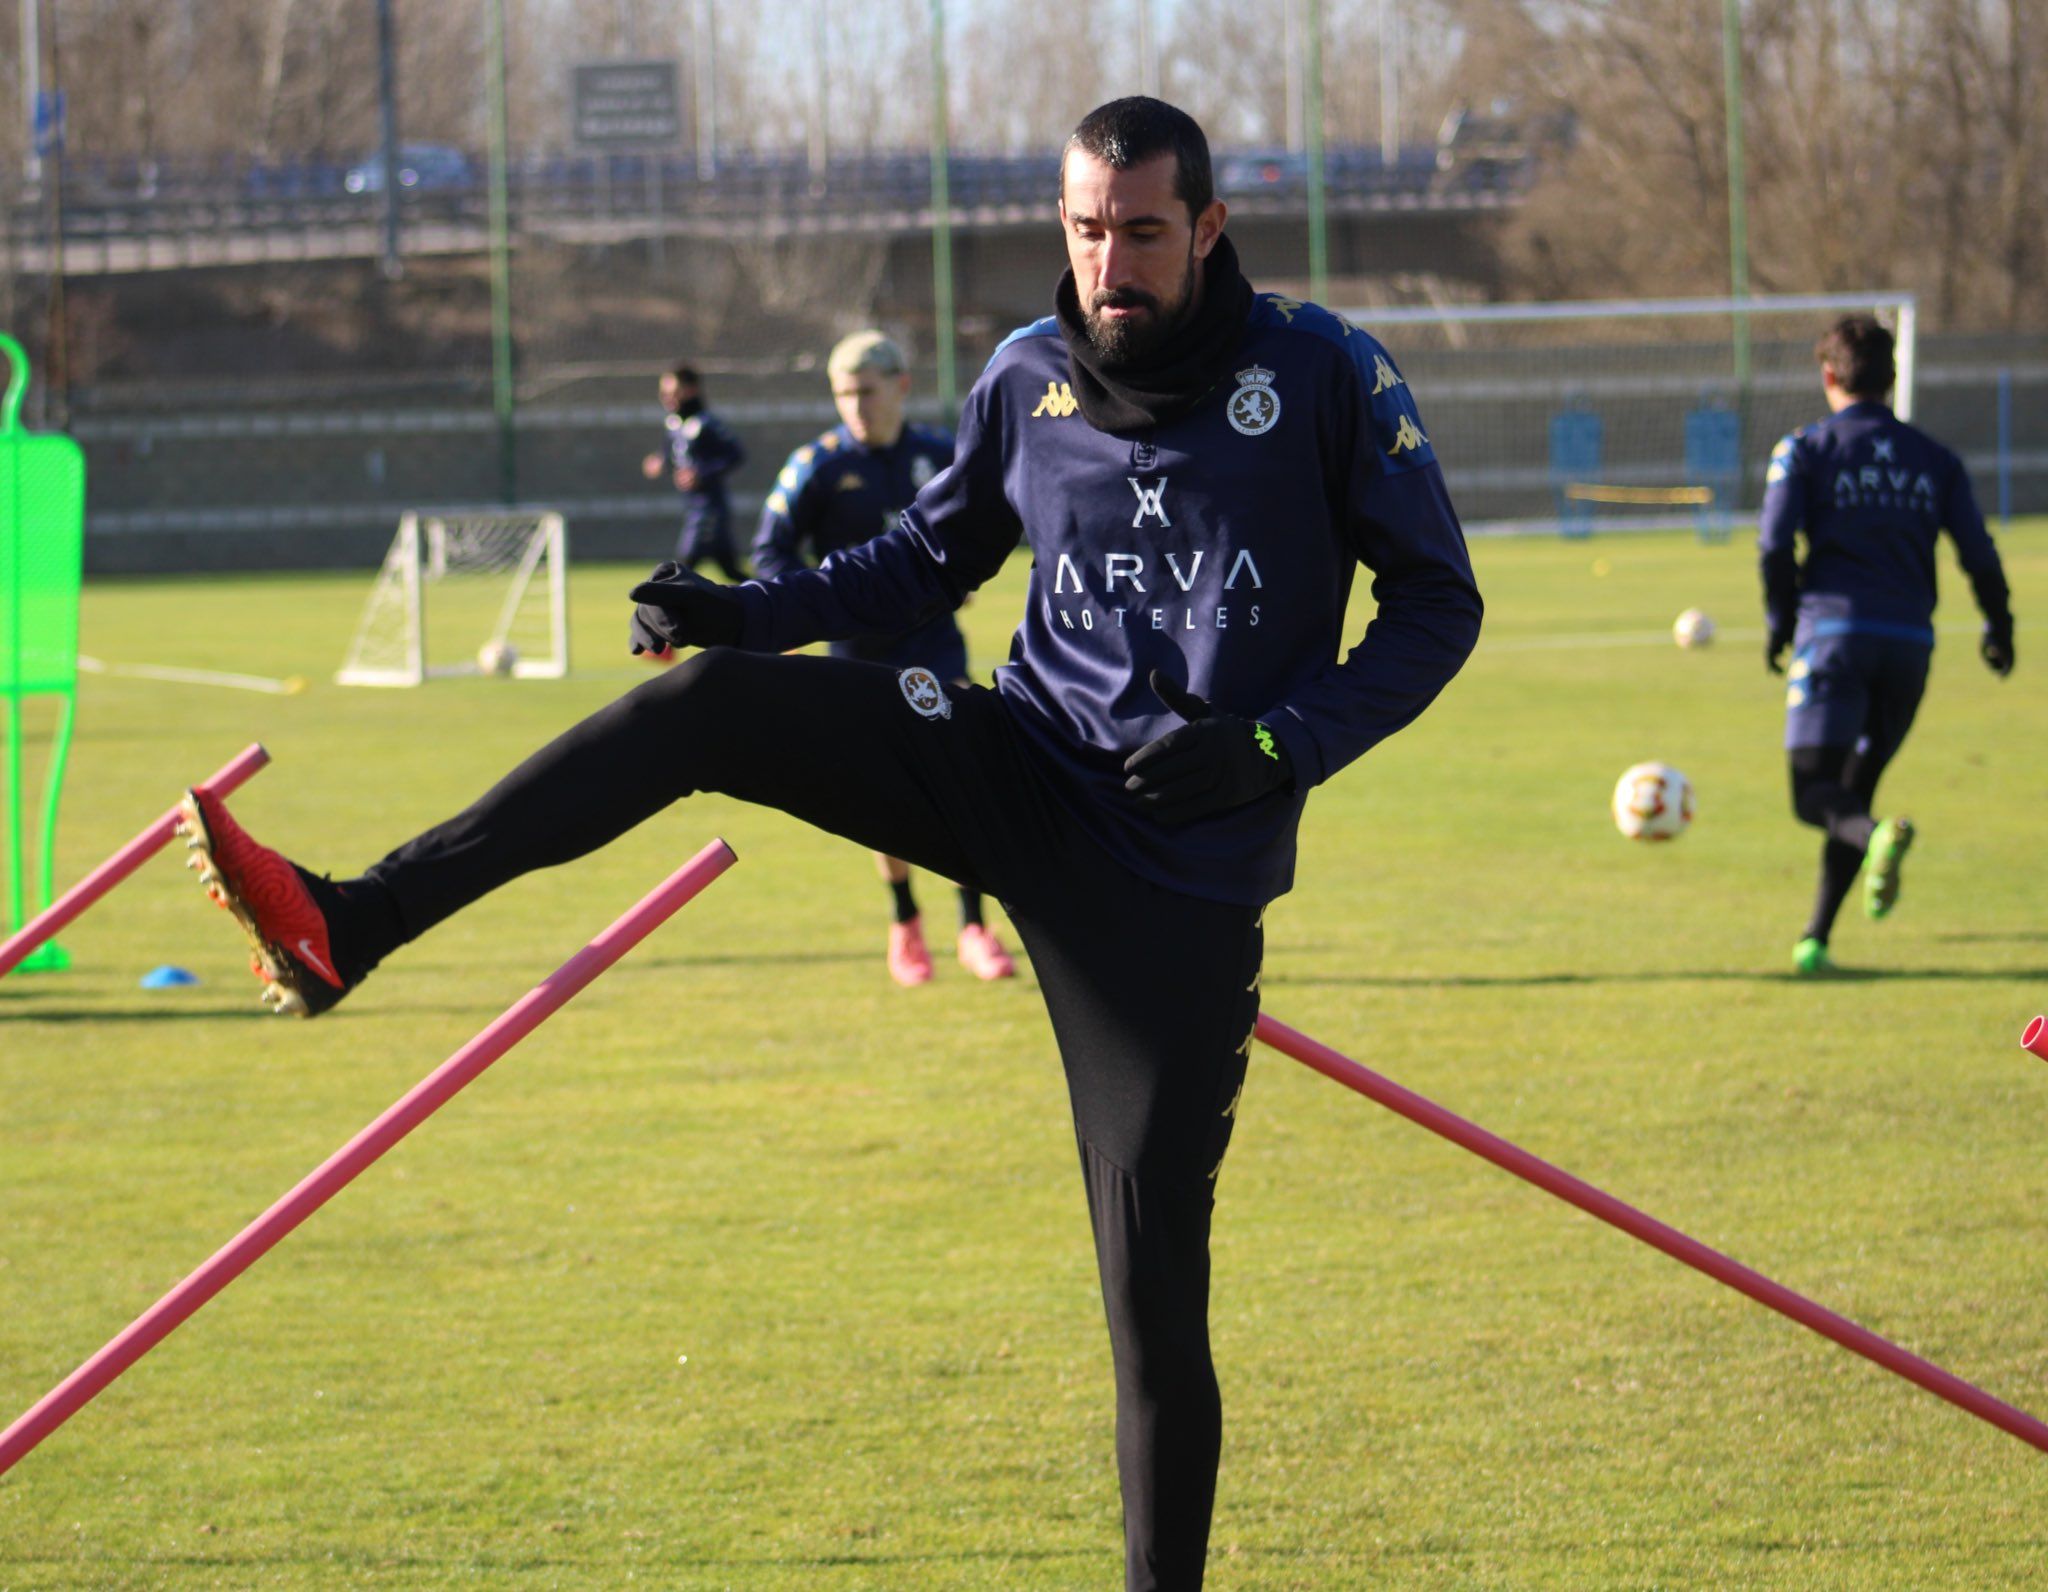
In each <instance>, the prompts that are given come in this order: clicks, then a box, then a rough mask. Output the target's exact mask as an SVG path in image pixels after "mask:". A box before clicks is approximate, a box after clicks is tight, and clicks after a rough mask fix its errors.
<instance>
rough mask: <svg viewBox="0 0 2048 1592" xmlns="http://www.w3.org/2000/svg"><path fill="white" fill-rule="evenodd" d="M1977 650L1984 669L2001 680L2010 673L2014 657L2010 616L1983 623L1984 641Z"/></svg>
mask: <svg viewBox="0 0 2048 1592" xmlns="http://www.w3.org/2000/svg"><path fill="white" fill-rule="evenodd" d="M1977 650H1978V652H1979V653H1981V654H1982V655H1983V658H1984V667H1985V668H1987V669H1989V670H1990V671H1991V672H1992V673H1993V674H1995V675H1997V676H1998V678H1999V679H2001V680H2003V679H2004V678H2005V677H2006V676H2007V675H2009V674H2011V673H2012V666H2013V664H2014V662H2015V661H2017V660H2016V655H2015V654H2014V652H2013V650H2012V615H2011V614H2007V615H2006V616H2005V617H2004V618H2003V619H1987V620H1986V621H1985V622H1984V639H1983V640H1982V641H1981V642H1979V643H1978V645H1977Z"/></svg>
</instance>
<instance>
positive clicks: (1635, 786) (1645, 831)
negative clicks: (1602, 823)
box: [1614, 763, 1692, 840]
mask: <svg viewBox="0 0 2048 1592" xmlns="http://www.w3.org/2000/svg"><path fill="white" fill-rule="evenodd" d="M1691 822H1692V781H1691V780H1689V779H1687V778H1686V777H1685V776H1684V775H1683V774H1681V773H1679V772H1678V770H1677V769H1675V768H1673V767H1672V766H1671V765H1670V764H1669V763H1638V764H1636V765H1635V767H1633V768H1631V769H1630V770H1628V772H1627V773H1625V774H1623V775H1622V776H1621V778H1620V779H1619V780H1617V781H1615V785H1614V827H1615V828H1616V829H1619V830H1620V831H1621V832H1622V833H1623V834H1624V835H1626V836H1628V838H1629V839H1630V840H1675V839H1677V838H1678V837H1679V836H1680V835H1682V834H1684V833H1685V831H1686V826H1687V825H1689V824H1690V823H1691Z"/></svg>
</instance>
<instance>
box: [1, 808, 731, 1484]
mask: <svg viewBox="0 0 2048 1592" xmlns="http://www.w3.org/2000/svg"><path fill="white" fill-rule="evenodd" d="M736 860H737V859H736V858H735V857H734V856H733V852H732V848H731V847H729V846H728V845H726V843H725V842H724V841H722V840H714V841H712V843H711V844H710V845H708V846H706V847H705V848H704V849H703V850H702V851H700V852H698V853H697V855H696V856H694V857H692V858H691V859H690V860H689V861H688V862H686V863H684V864H683V866H682V867H680V868H678V869H677V870H676V871H675V872H674V873H672V874H670V875H669V876H668V878H667V879H665V880H663V881H662V883H661V884H659V885H657V886H656V887H655V888H654V890H653V891H652V892H650V893H649V894H648V895H647V896H646V897H645V898H644V899H643V900H642V901H641V902H640V903H639V904H638V905H637V906H635V907H633V908H632V909H631V910H630V911H628V912H627V913H626V914H625V915H624V916H623V917H621V918H619V920H618V921H617V922H615V923H613V924H612V926H611V927H610V928H608V929H606V930H605V931H604V932H603V933H602V934H600V935H598V937H597V938H596V939H594V940H592V941H591V942H590V943H589V944H588V945H586V946H584V948H583V949H582V950H580V951H578V952H577V953H576V954H575V955H574V956H572V957H570V958H569V960H568V961H566V962H564V963H563V964H562V965H561V966H560V967H558V968H556V969H555V971H554V972H552V973H550V974H549V975H548V976H547V977H546V978H544V979H542V980H541V982H540V983H539V984H537V985H535V986H534V987H533V988H532V989H531V990H529V991H528V992H527V993H526V994H524V995H522V996H521V997H520V998H519V999H518V1000H517V1001H515V1002H513V1003H512V1005H511V1006H509V1007H507V1008H506V1009H505V1011H504V1013H503V1015H501V1016H499V1017H498V1018H496V1019H495V1020H493V1021H492V1023H491V1024H490V1026H489V1027H487V1028H486V1029H484V1031H483V1032H482V1033H480V1034H478V1035H477V1036H476V1038H474V1039H472V1040H471V1041H470V1042H469V1043H468V1044H466V1045H464V1046H463V1047H462V1048H461V1049H460V1050H458V1051H456V1052H455V1054H454V1055H452V1056H450V1057H449V1058H448V1059H447V1060H446V1061H444V1062H442V1063H441V1065H440V1066H438V1067H436V1068H435V1069H434V1070H433V1071H432V1072H430V1073H428V1074H427V1076H426V1077H424V1078H422V1079H421V1080H420V1081H419V1082H418V1083H417V1084H415V1085H413V1087H412V1089H411V1090H410V1091H409V1092H408V1093H407V1094H405V1095H404V1096H403V1097H402V1098H401V1099H399V1100H398V1101H397V1102H396V1103H395V1104H394V1105H392V1106H391V1107H390V1109H389V1110H387V1111H385V1113H384V1114H383V1115H382V1116H380V1117H378V1118H377V1120H376V1121H374V1122H372V1123H371V1124H370V1125H369V1126H368V1127H366V1128H364V1129H363V1131H362V1132H360V1133H358V1134H357V1135H356V1136H355V1137H354V1138H353V1139H350V1140H349V1141H348V1143H346V1144H344V1145H343V1146H342V1147H341V1148H340V1149H338V1150H336V1151H335V1152H334V1154H332V1155H330V1156H329V1157H328V1158H327V1159H326V1160H325V1161H323V1162H321V1163H320V1165H319V1166H317V1167H316V1168H314V1169H313V1171H311V1172H309V1173H308V1174H307V1175H306V1176H305V1178H304V1179H303V1180H301V1182H300V1183H299V1185H298V1186H297V1187H296V1188H294V1189H293V1190H292V1191H291V1192H290V1193H289V1194H286V1195H285V1196H284V1198H282V1199H280V1200H279V1201H278V1202H277V1203H276V1204H275V1205H273V1206H271V1207H270V1209H269V1210H267V1211H265V1212H264V1213H263V1214H262V1215H261V1216H259V1217H257V1218H256V1220H255V1221H253V1222H251V1223H250V1224H249V1225H248V1226H247V1227H245V1228H243V1229H242V1231H241V1232H240V1233H238V1234H236V1235H235V1237H234V1238H232V1239H230V1240H229V1241H228V1242H227V1243H226V1244H225V1245H223V1246H222V1247H221V1249H220V1250H219V1251H218V1252H216V1253H215V1255H214V1256H213V1258H212V1259H211V1260H209V1261H207V1262H206V1263H205V1264H204V1265H203V1266H201V1267H200V1268H199V1269H198V1270H197V1271H195V1272H193V1273H192V1275H191V1276H189V1277H187V1278H186V1279H185V1280H184V1281H183V1282H181V1283H179V1284H178V1285H177V1286H176V1287H175V1288H173V1289H172V1290H171V1291H170V1292H169V1293H167V1294H165V1295H164V1296H163V1298H161V1299H159V1300H158V1301H157V1302H156V1303H155V1304H153V1305H151V1306H150V1307H149V1308H148V1309H147V1310H145V1311H143V1313H142V1314H141V1315H139V1316H137V1317H136V1318H135V1320H134V1321H133V1322H132V1323H131V1324H130V1325H129V1326H128V1327H127V1329H126V1330H124V1331H123V1332H121V1333H120V1334H119V1335H118V1336H116V1337H115V1338H113V1339H112V1340H111V1341H110V1342H108V1344H107V1345H106V1347H105V1348H103V1349H101V1350H100V1351H99V1353H97V1354H95V1355H94V1356H93V1357H92V1358H91V1359H90V1360H87V1361H86V1362H85V1364H83V1365H81V1366H80V1367H79V1368H78V1369H77V1370H76V1371H73V1372H72V1373H71V1374H70V1375H69V1376H67V1377H66V1378H65V1379H64V1380H63V1381H62V1382H59V1383H58V1384H57V1385H56V1386H55V1387H54V1388H52V1389H50V1391H49V1392H48V1393H45V1394H44V1395H43V1396H42V1398H40V1399H39V1400H37V1401H36V1403H35V1404H34V1405H33V1406H32V1407H31V1408H30V1409H29V1410H28V1411H27V1412H26V1413H24V1414H23V1415H22V1416H21V1417H20V1419H18V1420H17V1421H15V1423H14V1424H13V1425H12V1426H10V1427H8V1428H7V1430H6V1431H4V1432H0V1475H5V1474H6V1473H7V1471H8V1470H9V1469H10V1468H11V1467H12V1466H13V1465H14V1463H15V1461H17V1460H18V1459H20V1458H21V1457H22V1456H23V1455H24V1454H26V1453H28V1451H29V1450H30V1449H32V1448H34V1447H35V1446H36V1444H38V1443H40V1442H41V1441H42V1440H43V1439H44V1438H45V1437H48V1436H49V1435H50V1433H52V1432H54V1431H55V1430H56V1429H57V1428H58V1427H60V1426H62V1425H63V1424H64V1423H65V1422H66V1421H67V1420H69V1419H70V1418H71V1417H72V1416H73V1415H74V1414H76V1413H77V1412H78V1411H79V1410H80V1409H82V1408H83V1407H84V1406H85V1405H86V1404H87V1403H88V1402H89V1401H90V1400H91V1399H92V1398H93V1396H94V1395H95V1394H97V1393H98V1392H99V1391H100V1390H101V1389H102V1388H104V1387H105V1386H106V1385H107V1384H108V1383H109V1382H111V1381H113V1380H114V1378H115V1377H117V1376H119V1375H120V1374H121V1373H122V1372H123V1371H125V1370H127V1369H128V1367H129V1366H131V1365H133V1364H134V1363H135V1362H136V1361H137V1360H139V1359H141V1358H142V1357H143V1356H144V1355H145V1354H147V1353H148V1352H149V1351H150V1350H151V1349H153V1348H154V1347H155V1346H156V1345H157V1344H158V1343H160V1342H162V1341H163V1340H164V1339H165V1338H166V1337H168V1336H170V1334H171V1332H172V1331H173V1330H175V1329H176V1327H177V1326H178V1324H179V1323H180V1322H182V1321H184V1319H185V1318H186V1317H187V1316H189V1315H191V1314H192V1313H193V1312H194V1311H195V1310H197V1309H198V1308H199V1307H200V1306H201V1305H203V1304H205V1303H206V1301H207V1300H209V1299H211V1298H212V1297H213V1296H214V1295H215V1294H217V1293H219V1292H220V1291H221V1289H223V1288H225V1287H226V1286H227V1285H228V1284H229V1283H231V1282H233V1281H234V1280H235V1279H236V1278H237V1277H239V1276H240V1275H241V1274H242V1273H243V1272H245V1271H247V1270H248V1269H249V1267H250V1266H252V1265H254V1264H255V1262H256V1261H257V1260H258V1259H260V1258H261V1257H262V1255H263V1254H264V1253H265V1252H266V1251H267V1250H269V1249H270V1248H271V1246H273V1245H274V1244H276V1243H277V1242H278V1240H279V1239H281V1238H283V1237H284V1236H285V1234H287V1233H289V1232H290V1231H291V1230H292V1229H293V1228H295V1227H297V1226H298V1225H299V1223H301V1222H303V1221H304V1220H305V1219H306V1218H307V1217H308V1216H311V1215H312V1214H313V1213H314V1212H315V1211H317V1210H318V1209H319V1208H320V1207H321V1206H322V1205H325V1204H326V1203H327V1202H328V1201H329V1200H330V1199H332V1198H333V1197H334V1196H335V1195H336V1194H338V1193H340V1192H341V1190H342V1189H344V1188H346V1187H347V1186H348V1185H349V1183H351V1182H352V1181H354V1179H355V1178H356V1176H357V1175H358V1174H359V1173H361V1172H362V1171H363V1170H364V1168H366V1167H368V1166H369V1165H370V1163H371V1162H373V1161H375V1160H376V1159H377V1158H378V1157H379V1156H381V1155H382V1154H383V1153H384V1152H385V1151H386V1150H388V1149H390V1148H391V1147H392V1146H393V1145H394V1144H396V1143H397V1142H398V1141H399V1140H400V1139H402V1138H404V1137H405V1136H406V1135H407V1134H408V1133H410V1132H412V1130H413V1129H414V1128H416V1127H418V1126H419V1125H420V1124H421V1123H422V1122H424V1121H426V1119H427V1118H428V1117H430V1116H432V1115H433V1114H434V1113H435V1112H436V1111H437V1110H439V1109H440V1108H441V1106H442V1105H444V1104H445V1103H446V1102H447V1101H448V1100H449V1099H450V1098H451V1097H453V1096H454V1095H455V1093H456V1092H457V1091H458V1090H460V1089H461V1088H462V1087H463V1085H465V1084H467V1083H468V1082H469V1081H470V1080H471V1079H472V1078H474V1077H476V1075H477V1074H478V1073H480V1072H482V1071H483V1070H484V1069H485V1068H486V1067H488V1066H489V1065H490V1064H491V1063H492V1062H494V1061H496V1060H497V1059H498V1058H499V1057H500V1056H502V1055H504V1054H505V1052H506V1051H508V1050H510V1049H511V1048H512V1047H513V1046H514V1045H516V1044H518V1043H519V1041H520V1040H522V1039H524V1038H525V1037H526V1036H527V1035H528V1034H530V1033H532V1032H533V1031H534V1030H535V1029H536V1028H538V1027H540V1025H541V1024H542V1023H544V1022H546V1021H547V1019H548V1018H550V1017H551V1016H553V1015H554V1014H555V1013H556V1012H557V1011H559V1010H561V1008H562V1007H563V1006H565V1005H566V1004H567V1003H568V1002H569V1000H570V999H571V998H572V997H574V996H575V995H576V994H577V993H578V992H579V991H581V990H582V989H583V988H584V987H585V986H587V985H588V984H590V983H591V982H592V981H593V980H594V979H596V978H597V976H598V975H599V974H600V973H603V972H604V971H605V970H606V969H607V968H609V967H610V966H611V965H612V964H613V963H614V962H616V961H618V959H619V958H620V957H622V956H624V955H625V954H626V953H627V952H628V951H630V950H631V949H632V948H633V947H634V946H636V945H638V944H639V943H640V942H641V941H642V940H644V939H646V938H647V936H648V935H649V934H651V933H653V931H654V930H655V929H657V928H659V927H660V926H661V925H662V924H663V923H664V922H666V921H667V920H668V918H669V917H670V916H671V915H672V914H673V913H674V912H675V911H676V909H677V908H678V907H680V906H682V905H683V904H684V903H685V902H686V901H689V900H690V899H691V898H692V897H693V896H695V895H696V894H697V893H698V892H699V891H700V890H702V889H703V888H704V887H705V886H706V885H708V884H709V883H711V881H712V880H714V879H716V878H717V877H718V876H719V875H720V874H722V873H724V872H725V870H726V869H728V868H730V867H731V866H732V865H733V863H734V862H735V861H736Z"/></svg>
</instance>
